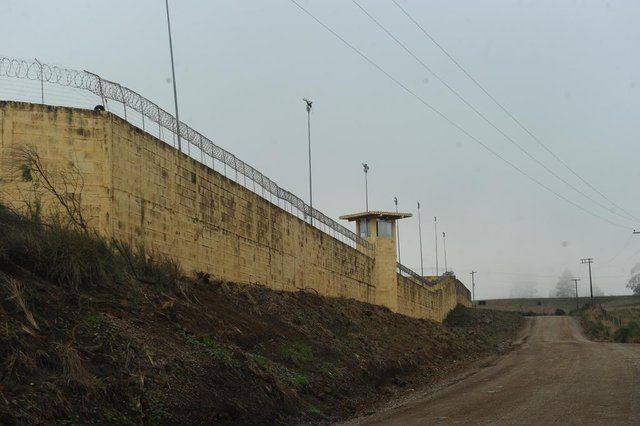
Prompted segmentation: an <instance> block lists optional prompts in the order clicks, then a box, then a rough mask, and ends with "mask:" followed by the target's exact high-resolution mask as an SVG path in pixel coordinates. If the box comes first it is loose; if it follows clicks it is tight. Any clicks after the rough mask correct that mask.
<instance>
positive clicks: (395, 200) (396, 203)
mask: <svg viewBox="0 0 640 426" xmlns="http://www.w3.org/2000/svg"><path fill="white" fill-rule="evenodd" d="M393 203H394V204H395V205H396V213H398V197H393ZM396 240H398V263H402V262H401V261H400V224H399V223H398V221H397V220H396Z"/></svg>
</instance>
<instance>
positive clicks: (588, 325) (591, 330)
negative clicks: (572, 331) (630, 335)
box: [583, 318, 611, 340]
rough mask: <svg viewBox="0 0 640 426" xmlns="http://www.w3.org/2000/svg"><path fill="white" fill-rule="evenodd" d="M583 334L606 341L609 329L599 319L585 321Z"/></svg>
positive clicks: (608, 336)
mask: <svg viewBox="0 0 640 426" xmlns="http://www.w3.org/2000/svg"><path fill="white" fill-rule="evenodd" d="M583 324H584V329H585V332H586V333H587V334H588V335H589V336H591V337H593V338H596V339H603V340H607V339H609V338H610V336H611V332H610V330H609V327H607V326H606V325H605V324H604V323H603V322H602V320H600V319H595V320H594V319H589V318H587V319H585V320H584V322H583Z"/></svg>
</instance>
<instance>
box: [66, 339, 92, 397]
mask: <svg viewBox="0 0 640 426" xmlns="http://www.w3.org/2000/svg"><path fill="white" fill-rule="evenodd" d="M56 353H57V355H58V358H59V359H60V364H61V366H62V374H63V376H64V378H65V380H66V381H67V383H76V384H78V385H80V386H81V387H83V388H84V389H86V390H94V389H95V388H96V387H97V386H98V385H99V382H98V380H97V379H96V377H95V376H93V375H92V374H91V373H90V372H89V371H88V370H87V369H86V368H85V367H84V364H83V362H82V358H80V354H79V353H78V350H77V349H75V348H74V347H72V346H71V344H64V345H63V344H60V345H56Z"/></svg>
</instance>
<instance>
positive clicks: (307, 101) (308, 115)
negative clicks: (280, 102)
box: [302, 98, 313, 225]
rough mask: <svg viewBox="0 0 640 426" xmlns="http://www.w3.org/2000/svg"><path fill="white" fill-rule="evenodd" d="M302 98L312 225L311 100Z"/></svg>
mask: <svg viewBox="0 0 640 426" xmlns="http://www.w3.org/2000/svg"><path fill="white" fill-rule="evenodd" d="M302 100H303V101H304V102H305V104H306V108H307V135H308V140H309V207H310V208H311V211H310V212H309V217H310V220H311V225H313V187H312V185H311V106H312V105H313V102H312V101H310V100H309V99H307V98H302Z"/></svg>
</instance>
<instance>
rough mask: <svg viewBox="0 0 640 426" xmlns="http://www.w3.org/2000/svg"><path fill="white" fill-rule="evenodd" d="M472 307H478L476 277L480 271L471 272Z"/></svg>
mask: <svg viewBox="0 0 640 426" xmlns="http://www.w3.org/2000/svg"><path fill="white" fill-rule="evenodd" d="M469 273H470V274H471V306H473V307H474V308H475V307H476V280H475V275H476V274H477V273H478V271H471V272H469Z"/></svg>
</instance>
